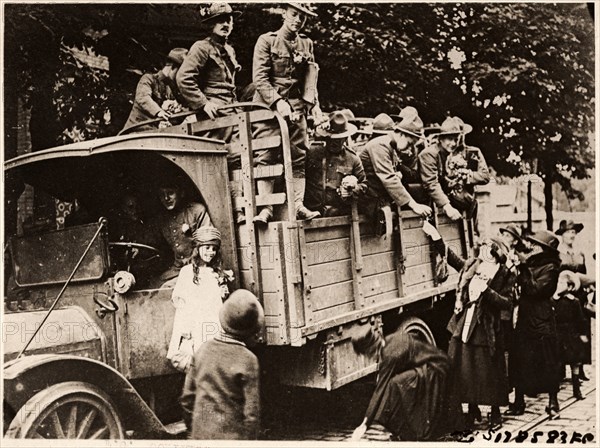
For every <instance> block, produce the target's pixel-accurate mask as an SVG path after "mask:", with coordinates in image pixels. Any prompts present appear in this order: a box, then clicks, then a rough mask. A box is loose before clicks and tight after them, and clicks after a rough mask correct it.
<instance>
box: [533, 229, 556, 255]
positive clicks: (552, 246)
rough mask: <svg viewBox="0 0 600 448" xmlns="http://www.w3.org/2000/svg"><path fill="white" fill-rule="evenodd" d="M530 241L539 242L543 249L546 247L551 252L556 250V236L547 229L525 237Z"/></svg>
mask: <svg viewBox="0 0 600 448" xmlns="http://www.w3.org/2000/svg"><path fill="white" fill-rule="evenodd" d="M525 238H526V239H527V240H529V241H531V242H532V243H535V244H539V245H540V246H542V247H543V248H544V249H548V250H550V251H552V252H558V238H557V237H556V235H555V234H553V233H552V232H549V231H548V230H539V231H537V232H535V233H534V234H533V235H531V236H527V237H525Z"/></svg>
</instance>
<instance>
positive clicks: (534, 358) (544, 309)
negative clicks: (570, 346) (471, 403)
mask: <svg viewBox="0 0 600 448" xmlns="http://www.w3.org/2000/svg"><path fill="white" fill-rule="evenodd" d="M526 239H527V241H528V242H529V243H530V245H531V252H530V253H529V254H520V257H521V259H522V260H521V261H522V263H521V265H520V266H519V277H518V282H519V285H520V286H521V297H520V299H519V316H518V319H517V325H516V328H515V349H514V351H513V353H512V354H511V355H512V356H511V363H513V362H514V364H513V365H515V366H516V369H515V370H516V372H515V374H516V378H515V383H516V384H515V402H514V403H512V404H511V405H510V406H509V409H508V411H506V414H507V415H522V414H523V413H524V412H525V399H524V395H525V394H527V395H530V396H535V395H537V394H540V393H544V392H546V393H548V394H549V403H548V406H547V407H546V412H547V413H548V415H549V416H550V418H551V419H553V418H557V417H558V415H559V414H558V413H559V405H558V396H557V393H558V389H559V385H560V379H561V378H560V358H559V353H558V337H557V330H556V321H555V318H554V310H553V308H552V305H553V303H552V295H553V294H554V292H555V291H556V285H557V283H558V274H559V270H560V258H559V254H558V250H557V248H558V238H557V237H556V236H555V235H554V234H553V233H551V232H549V231H547V230H540V231H538V232H536V233H535V234H533V235H532V236H529V237H527V238H526Z"/></svg>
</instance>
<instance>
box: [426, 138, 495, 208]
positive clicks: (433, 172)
mask: <svg viewBox="0 0 600 448" xmlns="http://www.w3.org/2000/svg"><path fill="white" fill-rule="evenodd" d="M450 157H452V159H453V160H460V159H462V160H463V161H464V164H465V165H464V167H465V168H466V169H468V170H469V171H470V173H469V175H468V176H467V178H466V179H465V181H464V183H463V184H462V185H460V186H458V185H457V184H453V182H454V181H453V180H452V179H453V178H454V174H453V173H452V172H451V171H452V170H453V165H455V164H456V163H454V162H452V161H451V160H449V158H450ZM449 162H452V163H449ZM419 172H420V173H421V180H422V182H423V188H424V189H425V191H426V192H427V193H428V194H429V196H430V197H431V199H433V201H434V202H435V204H436V205H437V206H438V207H444V206H445V205H446V204H448V203H450V204H451V205H452V206H453V207H455V208H456V209H458V210H466V211H467V212H468V216H469V217H472V216H476V215H477V201H476V200H475V189H474V187H475V185H485V184H487V183H488V182H489V181H490V173H489V171H488V167H487V164H486V163H485V159H484V158H483V154H482V153H481V151H480V149H479V148H476V147H474V146H463V147H462V148H457V149H456V150H455V151H454V152H453V153H452V154H449V153H448V151H446V150H444V149H443V148H442V147H441V145H440V144H439V143H434V144H433V145H430V146H429V147H427V148H425V149H424V150H423V151H422V152H421V153H420V154H419ZM457 187H458V188H457Z"/></svg>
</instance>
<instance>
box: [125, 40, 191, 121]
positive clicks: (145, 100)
mask: <svg viewBox="0 0 600 448" xmlns="http://www.w3.org/2000/svg"><path fill="white" fill-rule="evenodd" d="M186 54H187V50H186V49H185V48H173V49H172V50H171V51H170V52H169V55H168V56H167V61H166V62H165V65H164V67H163V68H162V69H161V70H160V71H159V72H158V73H153V74H150V73H147V74H145V75H143V76H142V77H141V79H140V81H139V82H138V85H137V88H136V90H135V100H134V102H133V107H132V108H131V112H130V114H129V118H128V119H127V122H126V123H125V126H124V127H123V131H125V130H127V129H129V128H131V127H134V126H135V125H136V124H138V123H141V122H143V121H147V120H152V119H153V118H162V119H164V120H168V119H169V117H170V116H171V114H170V113H169V112H168V111H167V110H165V109H163V105H164V104H165V103H167V102H170V104H171V105H173V104H174V103H176V102H178V101H181V98H180V96H179V92H178V90H177V84H176V83H175V77H176V75H177V72H178V71H179V68H180V66H181V64H182V63H183V59H184V58H185V55H186ZM158 127H159V123H153V124H146V125H143V126H135V131H136V132H142V131H148V130H151V129H155V128H158Z"/></svg>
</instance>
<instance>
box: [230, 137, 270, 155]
mask: <svg viewBox="0 0 600 448" xmlns="http://www.w3.org/2000/svg"><path fill="white" fill-rule="evenodd" d="M280 146H281V136H279V135H275V136H272V137H263V138H255V139H253V140H252V151H258V150H261V149H271V148H279V147H280ZM231 150H232V152H233V153H234V154H237V153H240V152H241V146H240V143H239V142H237V141H236V142H232V143H231Z"/></svg>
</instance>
